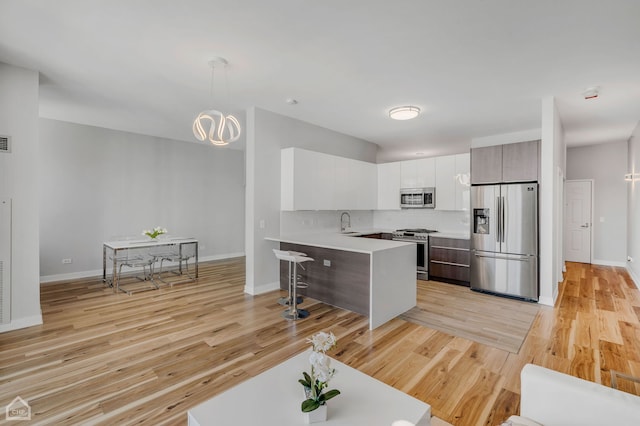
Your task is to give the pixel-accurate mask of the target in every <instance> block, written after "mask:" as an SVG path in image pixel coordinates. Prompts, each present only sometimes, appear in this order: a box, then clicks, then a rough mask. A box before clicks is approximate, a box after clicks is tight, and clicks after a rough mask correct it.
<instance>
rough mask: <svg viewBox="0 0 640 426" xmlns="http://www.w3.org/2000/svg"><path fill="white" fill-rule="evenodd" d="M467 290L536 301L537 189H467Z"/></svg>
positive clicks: (532, 186)
mask: <svg viewBox="0 0 640 426" xmlns="http://www.w3.org/2000/svg"><path fill="white" fill-rule="evenodd" d="M471 214H472V218H471V265H470V267H471V270H470V272H471V288H472V289H473V290H478V291H485V292H490V293H496V294H502V295H508V296H513V297H518V298H522V299H527V300H535V301H537V300H538V184H537V183H516V184H499V185H477V186H472V187H471Z"/></svg>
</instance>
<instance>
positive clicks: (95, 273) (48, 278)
mask: <svg viewBox="0 0 640 426" xmlns="http://www.w3.org/2000/svg"><path fill="white" fill-rule="evenodd" d="M242 256H244V252H237V253H225V254H215V255H212V256H202V257H200V258H198V262H210V261H212V260H223V259H232V258H234V257H242ZM167 265H168V266H172V265H173V264H172V263H167ZM100 276H102V269H94V270H92V271H79V272H71V273H69V274H56V275H42V276H41V277H40V284H51V283H55V282H59V281H69V280H77V279H81V278H93V277H100Z"/></svg>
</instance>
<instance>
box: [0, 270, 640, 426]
mask: <svg viewBox="0 0 640 426" xmlns="http://www.w3.org/2000/svg"><path fill="white" fill-rule="evenodd" d="M200 273H201V275H200V279H199V280H198V282H197V283H191V284H183V285H180V286H175V287H173V288H162V289H161V290H157V291H149V292H144V293H138V294H134V295H132V296H128V295H125V294H114V293H113V292H112V291H111V290H110V289H106V288H103V286H102V283H101V281H100V280H99V279H97V278H96V279H89V280H75V281H69V282H64V283H56V284H48V285H43V286H42V290H41V298H42V300H41V302H42V311H43V318H44V325H42V326H37V327H31V328H27V329H23V330H16V331H12V332H7V333H2V334H0V408H1V407H4V406H5V405H6V404H7V403H9V402H10V401H11V400H12V399H13V398H14V397H15V396H18V395H19V396H21V397H22V398H23V399H25V400H27V401H28V402H29V403H30V405H31V406H32V409H33V413H34V417H33V420H34V423H40V424H94V423H100V424H105V425H107V424H108V425H114V424H149V425H157V424H176V425H184V424H186V411H187V410H188V409H189V408H190V407H193V406H195V405H197V404H199V403H201V402H203V401H206V400H207V399H209V398H211V397H213V396H215V395H217V394H218V393H220V392H222V391H224V390H226V389H228V388H230V387H231V386H234V385H236V384H238V383H240V382H242V381H243V380H246V379H248V378H249V377H251V376H254V375H256V374H258V373H260V372H262V371H264V370H265V369H268V368H270V367H272V366H273V365H276V364H277V363H279V362H281V361H283V360H284V359H286V358H288V357H290V356H292V355H294V354H295V353H298V352H300V351H302V350H304V349H306V348H307V344H305V342H304V339H305V338H306V337H308V336H310V335H311V334H313V333H314V332H316V331H319V330H331V331H333V332H334V333H335V334H336V335H337V336H338V339H339V340H338V345H339V347H338V349H337V350H336V351H335V352H333V353H332V356H334V357H335V358H337V359H340V360H341V361H342V362H345V363H347V364H349V365H351V366H352V367H354V368H357V369H359V370H361V371H363V372H365V373H367V374H369V375H371V376H373V377H376V378H378V379H379V380H382V381H384V382H386V383H388V384H390V385H391V386H394V387H396V388H397V389H400V390H401V391H404V392H406V393H408V394H410V395H413V396H415V397H416V398H419V399H421V400H424V401H426V402H427V403H429V404H431V406H432V409H433V414H434V415H436V416H438V417H441V418H443V419H445V420H447V421H449V422H450V423H452V424H454V425H497V424H500V422H501V421H502V420H504V419H506V418H507V417H508V416H509V415H510V414H513V413H517V412H518V409H519V394H518V393H519V386H520V384H519V373H520V369H521V368H522V366H523V365H524V364H526V363H528V362H532V363H535V364H539V365H543V366H546V367H549V368H552V369H554V370H558V371H562V372H565V373H568V374H572V375H574V376H578V377H582V378H585V379H587V380H592V381H595V382H601V383H604V384H606V385H608V384H609V382H610V374H609V370H610V369H615V370H619V371H622V372H625V373H628V374H632V375H635V376H640V320H639V316H640V292H639V291H638V289H637V288H636V287H635V286H634V284H633V282H632V281H631V279H630V278H629V276H628V275H627V274H626V272H625V271H624V270H623V269H621V268H613V267H599V266H592V265H584V264H568V272H567V274H566V277H565V281H564V283H562V284H561V287H560V289H561V293H560V297H559V300H558V303H557V306H556V307H555V308H553V309H551V308H549V309H541V310H540V312H539V313H538V315H537V317H536V319H535V320H534V323H533V325H532V328H531V331H530V332H529V335H528V336H527V338H526V340H525V342H524V344H523V346H522V348H521V349H520V352H519V353H518V354H513V353H509V352H507V351H504V350H500V349H496V348H492V347H489V346H485V345H482V344H480V343H475V342H473V341H470V340H466V339H464V338H460V337H453V336H450V335H448V334H445V333H442V332H439V331H436V330H432V329H429V328H425V327H421V326H419V325H416V324H412V323H408V322H406V321H403V320H400V319H394V320H392V321H390V322H389V323H387V324H385V325H384V326H382V327H380V328H378V329H376V330H374V331H369V330H368V323H367V319H366V318H365V317H363V316H360V315H358V314H354V313H351V312H347V311H345V310H341V309H338V308H333V307H331V306H327V305H324V304H322V303H318V302H314V301H312V300H310V299H307V300H306V301H305V303H304V304H303V305H304V306H305V307H307V308H308V309H309V310H310V311H311V317H310V318H308V319H305V320H301V321H298V322H290V321H286V320H284V319H282V318H281V317H280V312H281V310H282V307H281V306H279V305H278V304H277V303H276V299H277V297H278V296H279V292H272V293H270V294H265V295H260V296H255V297H252V296H249V295H245V294H244V293H243V286H244V259H242V258H240V259H233V260H229V261H219V262H213V263H206V264H202V267H201V269H200ZM296 385H297V384H295V383H292V386H296ZM625 386H626V390H628V391H632V392H636V391H637V389H635V388H633V386H632V385H629V384H626V385H625ZM247 406H248V409H250V401H248V402H247ZM3 411H4V410H3ZM2 418H3V419H4V416H3V417H2Z"/></svg>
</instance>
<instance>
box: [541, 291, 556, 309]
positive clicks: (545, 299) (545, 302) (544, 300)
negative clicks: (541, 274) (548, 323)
mask: <svg viewBox="0 0 640 426" xmlns="http://www.w3.org/2000/svg"><path fill="white" fill-rule="evenodd" d="M556 291H557V290H556ZM538 303H539V304H541V305H547V306H553V305H554V303H553V297H548V296H540V297H539V298H538Z"/></svg>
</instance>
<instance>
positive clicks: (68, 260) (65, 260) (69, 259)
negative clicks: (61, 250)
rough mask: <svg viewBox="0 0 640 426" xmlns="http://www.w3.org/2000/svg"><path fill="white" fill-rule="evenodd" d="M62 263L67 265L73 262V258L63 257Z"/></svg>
mask: <svg viewBox="0 0 640 426" xmlns="http://www.w3.org/2000/svg"><path fill="white" fill-rule="evenodd" d="M62 263H64V264H65V265H68V264H69V263H73V259H71V258H70V257H69V258H67V259H62Z"/></svg>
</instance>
